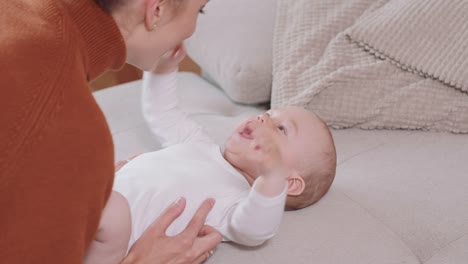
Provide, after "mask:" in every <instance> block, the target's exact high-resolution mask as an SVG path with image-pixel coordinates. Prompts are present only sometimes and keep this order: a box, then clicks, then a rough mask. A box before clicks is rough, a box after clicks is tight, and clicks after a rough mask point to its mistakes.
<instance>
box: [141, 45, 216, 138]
mask: <svg viewBox="0 0 468 264" xmlns="http://www.w3.org/2000/svg"><path fill="white" fill-rule="evenodd" d="M184 56H185V50H184V48H183V46H182V47H181V48H180V49H179V50H178V52H177V53H176V54H175V55H174V54H173V52H169V53H168V54H166V55H165V56H164V58H163V59H161V60H160V61H159V63H158V68H157V69H156V70H155V72H158V73H154V72H145V73H144V74H143V91H142V106H143V115H144V117H145V120H146V122H147V123H148V124H149V127H150V128H151V131H152V132H153V133H154V134H155V135H156V136H157V137H158V139H159V140H160V142H161V144H162V145H163V147H167V146H170V145H173V144H177V143H184V142H212V140H211V139H210V138H209V137H208V135H206V134H205V132H204V131H203V128H202V127H201V126H200V125H199V124H197V123H196V122H195V121H193V120H191V119H190V117H189V116H188V115H187V114H186V113H185V112H183V111H182V110H181V109H180V108H179V107H178V98H177V74H176V69H177V68H176V67H174V65H177V64H178V63H179V61H180V60H181V59H182V58H183V57H184Z"/></svg>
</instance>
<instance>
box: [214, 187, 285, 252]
mask: <svg viewBox="0 0 468 264" xmlns="http://www.w3.org/2000/svg"><path fill="white" fill-rule="evenodd" d="M259 183H260V182H258V181H256V182H255V183H254V185H253V187H252V189H251V190H250V192H249V194H248V196H247V197H246V198H245V199H243V200H242V201H241V202H240V203H239V204H238V205H237V206H236V207H235V208H233V210H232V211H231V214H230V215H229V216H228V217H229V219H228V224H227V226H226V227H225V230H223V231H224V232H223V233H224V234H225V236H226V237H227V238H228V239H229V240H231V241H233V242H236V243H238V244H241V245H245V246H258V245H261V244H263V243H264V242H265V241H266V240H268V239H270V238H272V237H273V236H274V235H275V233H276V231H277V230H278V227H279V225H280V223H281V220H282V218H283V213H284V205H285V201H286V193H287V190H286V184H284V187H283V191H282V192H281V193H279V194H278V195H276V196H273V197H271V196H266V195H264V194H262V193H260V192H259V191H258V190H257V189H258V185H259Z"/></svg>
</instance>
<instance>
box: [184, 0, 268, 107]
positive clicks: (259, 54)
mask: <svg viewBox="0 0 468 264" xmlns="http://www.w3.org/2000/svg"><path fill="white" fill-rule="evenodd" d="M205 12H206V14H204V15H200V17H199V19H198V23H197V30H196V31H195V33H194V34H193V36H192V37H191V38H190V39H189V40H187V41H186V46H187V51H188V54H189V55H190V57H191V58H193V59H194V61H195V62H197V63H198V64H199V65H200V66H201V68H202V69H203V74H204V75H205V76H206V77H207V78H208V79H209V80H211V81H212V82H213V83H215V84H217V85H219V86H220V87H222V88H223V89H224V90H225V91H226V93H227V94H228V95H229V97H230V98H231V99H233V100H234V101H236V102H240V103H245V104H251V103H260V102H267V101H270V93H271V83H272V46H273V43H272V39H273V26H274V18H275V13H276V0H256V1H250V0H238V1H229V0H216V1H210V2H209V3H208V4H207V5H206V7H205Z"/></svg>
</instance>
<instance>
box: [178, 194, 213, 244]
mask: <svg viewBox="0 0 468 264" xmlns="http://www.w3.org/2000/svg"><path fill="white" fill-rule="evenodd" d="M214 204H215V200H214V199H213V198H210V199H207V200H205V201H203V203H202V204H201V205H200V207H199V208H198V210H197V212H196V213H195V215H194V216H193V217H192V220H190V222H189V224H188V225H187V227H186V228H185V230H184V231H183V232H182V233H181V235H182V236H188V238H189V239H191V240H192V239H194V238H196V237H197V236H198V233H199V232H200V230H201V229H202V227H203V226H204V225H205V220H206V216H207V215H208V213H209V212H210V211H211V209H212V208H213V206H214Z"/></svg>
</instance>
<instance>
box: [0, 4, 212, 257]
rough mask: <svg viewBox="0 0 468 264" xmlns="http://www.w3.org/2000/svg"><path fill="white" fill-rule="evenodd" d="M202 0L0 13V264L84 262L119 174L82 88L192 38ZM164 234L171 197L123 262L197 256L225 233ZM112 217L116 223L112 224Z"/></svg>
mask: <svg viewBox="0 0 468 264" xmlns="http://www.w3.org/2000/svg"><path fill="white" fill-rule="evenodd" d="M206 2H207V0H126V1H122V0H80V1H77V0H14V1H1V2H0V10H2V15H1V16H0V25H1V30H0V76H1V78H0V87H1V91H0V113H1V114H0V122H1V124H2V128H1V130H0V171H1V172H0V206H1V208H2V209H3V212H2V217H0V228H1V230H0V232H1V234H2V235H1V236H0V252H1V253H0V262H2V263H81V262H82V261H83V255H84V252H85V250H86V249H87V247H88V246H89V244H90V242H91V241H92V239H93V238H94V237H95V235H96V229H97V226H98V223H99V218H100V215H101V212H102V209H103V208H104V205H105V203H106V201H107V199H108V197H109V194H110V192H111V188H112V182H113V177H114V165H113V163H114V160H113V158H114V153H113V143H112V137H111V134H110V131H109V128H108V126H107V124H106V121H105V118H104V116H103V114H102V112H101V111H100V109H99V107H98V105H97V104H96V102H95V100H94V98H93V96H92V94H91V92H90V91H89V89H88V86H87V83H88V82H89V81H91V80H93V79H95V78H96V77H97V76H99V75H100V74H102V73H103V72H104V71H106V70H108V69H119V68H121V67H122V66H123V64H124V63H125V61H127V62H128V63H131V64H133V65H135V66H137V67H139V68H141V69H143V70H151V69H152V68H154V67H155V65H156V63H157V60H158V58H159V57H160V56H161V55H162V54H164V53H165V52H166V51H168V50H170V49H171V48H173V47H175V46H177V45H178V44H180V43H181V42H182V40H184V39H186V38H187V37H189V36H190V35H191V34H192V33H193V31H194V28H195V22H196V19H197V16H198V13H199V12H200V11H201V10H202V9H203V7H204V5H205V4H206ZM212 203H213V201H212V200H207V201H205V203H204V204H202V205H201V207H200V210H199V211H198V213H197V214H196V215H195V217H194V219H193V220H192V222H191V224H190V225H189V227H188V228H187V230H186V231H185V232H183V233H182V234H181V235H180V236H177V237H166V236H165V234H164V229H165V227H167V226H168V225H169V224H170V223H171V222H172V221H173V220H174V219H175V218H176V217H177V216H178V215H180V214H181V212H182V211H183V209H184V206H185V201H184V200H183V199H182V200H181V202H179V203H175V204H174V206H172V207H171V208H169V209H168V210H167V212H166V213H165V214H164V215H163V216H162V217H161V218H160V219H158V220H156V222H155V223H154V224H153V225H152V227H151V228H150V229H148V231H147V233H146V234H145V235H144V236H143V237H142V238H141V240H140V241H138V243H136V244H135V246H134V247H133V248H132V249H131V250H130V252H129V254H128V256H127V258H126V259H125V260H124V263H168V262H170V263H194V262H195V263H199V262H202V261H204V260H205V259H206V257H207V254H208V252H210V251H211V250H212V249H213V248H214V247H215V246H216V245H217V244H218V243H219V242H220V240H221V237H220V235H219V234H218V233H217V232H216V231H214V230H213V229H212V228H209V227H207V226H203V223H204V219H205V217H206V215H207V214H208V212H209V211H210V209H211V207H212ZM116 220H117V221H118V219H116Z"/></svg>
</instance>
